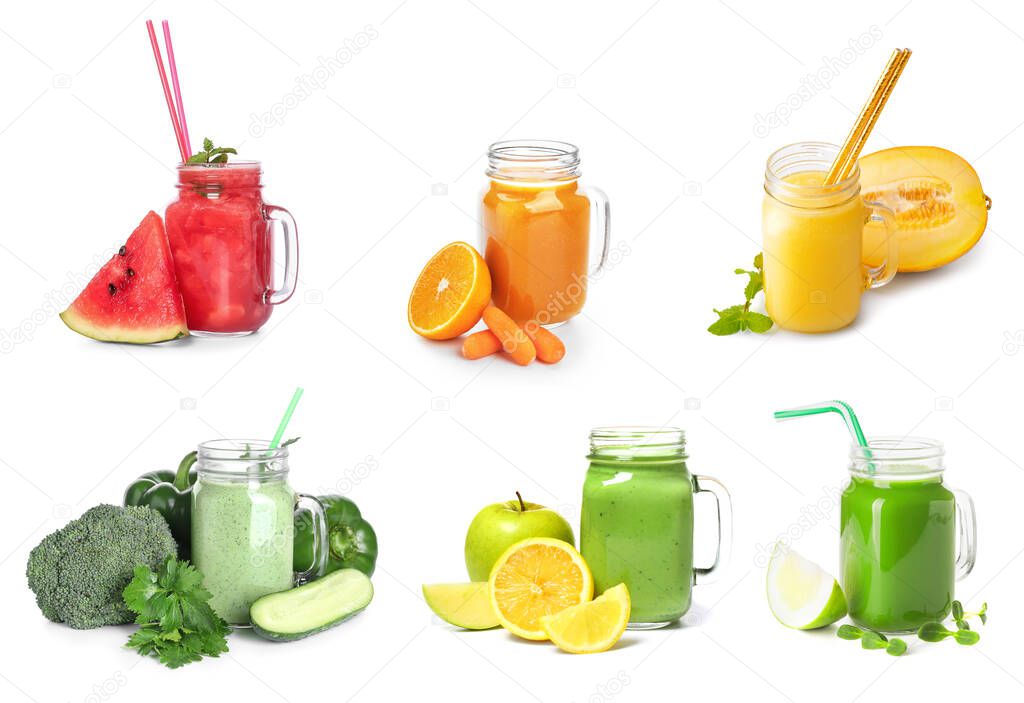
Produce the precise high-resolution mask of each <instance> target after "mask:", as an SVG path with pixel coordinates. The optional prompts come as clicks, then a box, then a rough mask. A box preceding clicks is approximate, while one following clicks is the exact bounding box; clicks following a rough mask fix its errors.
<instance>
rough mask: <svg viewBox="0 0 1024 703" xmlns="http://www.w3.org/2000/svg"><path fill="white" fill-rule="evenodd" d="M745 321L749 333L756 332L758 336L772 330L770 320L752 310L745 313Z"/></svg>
mask: <svg viewBox="0 0 1024 703" xmlns="http://www.w3.org/2000/svg"><path fill="white" fill-rule="evenodd" d="M746 320H747V327H748V328H749V329H750V331H751V332H756V333H758V334H763V333H765V332H767V331H768V330H770V329H771V328H772V325H773V324H775V323H773V322H772V318H770V317H768V316H767V315H762V314H761V313H759V312H754V311H752V310H748V311H747V316H746Z"/></svg>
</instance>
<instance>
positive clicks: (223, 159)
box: [188, 137, 238, 164]
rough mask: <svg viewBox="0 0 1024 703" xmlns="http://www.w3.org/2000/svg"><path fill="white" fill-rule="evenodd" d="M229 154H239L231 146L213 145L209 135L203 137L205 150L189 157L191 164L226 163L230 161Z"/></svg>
mask: <svg viewBox="0 0 1024 703" xmlns="http://www.w3.org/2000/svg"><path fill="white" fill-rule="evenodd" d="M228 154H235V155H236V156H237V155H238V151H236V150H235V149H233V148H231V147H229V146H218V147H215V146H214V145H213V140H211V139H210V138H209V137H207V138H206V139H203V150H202V151H197V152H196V153H194V154H192V156H190V157H188V163H190V164H226V163H227V162H228Z"/></svg>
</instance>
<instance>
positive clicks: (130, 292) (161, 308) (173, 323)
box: [60, 211, 188, 344]
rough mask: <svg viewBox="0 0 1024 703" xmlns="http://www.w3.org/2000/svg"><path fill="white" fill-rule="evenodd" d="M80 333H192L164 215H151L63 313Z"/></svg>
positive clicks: (137, 338) (157, 336) (129, 336)
mask: <svg viewBox="0 0 1024 703" xmlns="http://www.w3.org/2000/svg"><path fill="white" fill-rule="evenodd" d="M60 319H62V320H64V324H66V325H67V326H68V327H70V328H71V329H73V330H74V331H75V332H78V333H79V334H83V335H85V336H86V337H91V338H93V339H98V340H100V341H103V342H128V343H131V344H149V343H151V342H165V341H167V340H170V339H177V338H178V337H185V336H187V335H188V326H187V324H186V322H185V306H184V304H183V303H182V300H181V293H180V292H179V291H178V283H177V280H176V279H175V277H174V263H173V261H172V260H171V248H170V246H169V245H168V243H167V234H166V232H165V231H164V223H163V220H161V219H160V216H159V215H157V214H156V213H155V212H153V211H150V212H149V214H147V215H146V216H145V217H144V218H143V220H142V222H141V223H140V224H139V226H138V227H136V228H135V231H134V232H132V235H131V236H130V237H128V241H127V242H125V244H124V246H122V247H121V248H120V249H119V250H118V252H117V253H116V254H114V256H113V257H111V259H110V261H108V262H107V263H106V264H104V266H103V268H101V269H100V270H99V272H98V273H97V274H96V275H95V276H93V279H92V280H91V281H89V283H88V285H86V287H85V290H83V291H82V292H81V294H79V296H78V297H77V298H75V301H74V302H73V303H71V306H70V307H68V309H67V310H65V311H64V312H62V313H61V314H60Z"/></svg>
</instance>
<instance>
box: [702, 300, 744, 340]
mask: <svg viewBox="0 0 1024 703" xmlns="http://www.w3.org/2000/svg"><path fill="white" fill-rule="evenodd" d="M715 313H717V314H718V321H717V322H713V323H711V326H710V327H708V332H710V333H711V334H714V335H718V336H720V337H721V336H724V335H728V334H736V333H737V332H739V331H740V330H742V329H743V326H744V323H743V313H744V310H743V306H742V305H733V306H732V307H728V308H726V309H725V310H715Z"/></svg>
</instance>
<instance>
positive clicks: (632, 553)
mask: <svg viewBox="0 0 1024 703" xmlns="http://www.w3.org/2000/svg"><path fill="white" fill-rule="evenodd" d="M590 458H591V463H590V468H589V470H588V471H587V478H586V481H585V482H584V484H583V510H582V516H581V521H580V552H581V553H582V554H583V558H584V559H586V561H587V564H588V565H589V566H590V570H591V572H592V573H593V575H594V593H595V594H597V593H602V592H604V591H605V590H606V589H608V588H611V587H612V586H615V585H618V584H620V583H625V584H626V588H628V589H629V596H630V601H631V603H632V606H631V613H630V623H631V624H633V625H636V626H641V627H642V626H645V625H646V626H649V627H654V626H658V625H665V624H668V623H670V622H672V621H675V620H678V619H679V618H681V617H682V616H683V615H684V614H685V613H686V611H687V610H689V608H690V597H691V588H692V585H693V480H692V478H691V477H690V474H689V472H688V471H687V469H686V463H685V461H684V459H683V457H682V456H679V455H672V454H667V455H665V456H662V457H657V456H643V457H635V458H617V459H612V458H604V457H602V456H599V455H592V456H591V457H590Z"/></svg>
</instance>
